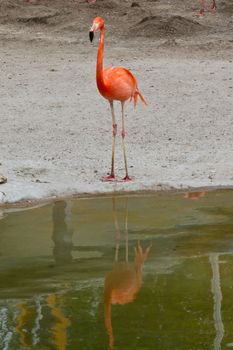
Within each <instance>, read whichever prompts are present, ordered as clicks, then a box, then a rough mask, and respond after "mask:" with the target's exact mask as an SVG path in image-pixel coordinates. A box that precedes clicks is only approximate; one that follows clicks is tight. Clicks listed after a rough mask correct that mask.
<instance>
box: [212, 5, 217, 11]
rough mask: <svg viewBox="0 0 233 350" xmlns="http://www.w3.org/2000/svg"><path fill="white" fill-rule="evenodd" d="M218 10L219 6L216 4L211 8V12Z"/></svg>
mask: <svg viewBox="0 0 233 350" xmlns="http://www.w3.org/2000/svg"><path fill="white" fill-rule="evenodd" d="M216 10H217V6H216V5H215V4H213V5H212V6H211V11H213V12H214V11H216Z"/></svg>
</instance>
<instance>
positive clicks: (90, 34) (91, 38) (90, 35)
mask: <svg viewBox="0 0 233 350" xmlns="http://www.w3.org/2000/svg"><path fill="white" fill-rule="evenodd" d="M89 38H90V42H91V43H92V41H93V39H94V32H93V31H90V32H89Z"/></svg>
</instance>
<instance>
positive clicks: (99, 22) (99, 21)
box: [89, 17, 104, 42]
mask: <svg viewBox="0 0 233 350" xmlns="http://www.w3.org/2000/svg"><path fill="white" fill-rule="evenodd" d="M103 28H104V20H103V18H101V17H96V18H94V20H93V23H92V26H91V29H90V31H89V38H90V41H91V42H92V41H93V39H94V33H95V32H96V31H97V30H98V29H100V30H102V29H103Z"/></svg>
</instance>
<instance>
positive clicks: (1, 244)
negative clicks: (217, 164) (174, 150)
mask: <svg viewBox="0 0 233 350" xmlns="http://www.w3.org/2000/svg"><path fill="white" fill-rule="evenodd" d="M193 197H199V198H193ZM232 347H233V191H230V190H229V191H226V190H222V191H211V192H208V193H202V194H199V195H187V194H185V193H170V194H162V193H158V194H156V195H154V196H131V197H114V198H95V199H80V200H67V201H58V202H55V203H52V204H49V205H44V206H41V207H37V208H30V209H28V208H27V209H24V210H16V209H14V210H12V209H6V210H3V209H0V349H1V350H24V349H35V350H47V349H51V350H55V349H56V350H65V349H67V350H68V349H69V350H71V349H72V350H73V349H74V350H80V349H81V350H86V349H87V350H89V349H90V350H95V349H97V350H98V349H126V350H130V349H143V350H146V349H157V350H158V349H159V350H160V349H164V350H170V349H172V350H176V349H177V350H199V349H200V350H203V349H204V350H205V349H214V350H217V349H230V348H232Z"/></svg>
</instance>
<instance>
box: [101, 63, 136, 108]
mask: <svg viewBox="0 0 233 350" xmlns="http://www.w3.org/2000/svg"><path fill="white" fill-rule="evenodd" d="M103 78H104V84H102V83H101V81H98V80H97V86H98V89H99V92H100V94H101V95H102V96H103V97H105V98H106V99H107V100H109V101H114V100H117V101H122V102H125V101H127V100H128V99H129V98H132V97H133V96H134V94H135V91H136V88H137V81H136V78H135V76H134V75H133V74H132V73H131V72H130V71H129V70H128V69H126V68H122V67H107V68H105V69H104V71H103Z"/></svg>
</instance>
